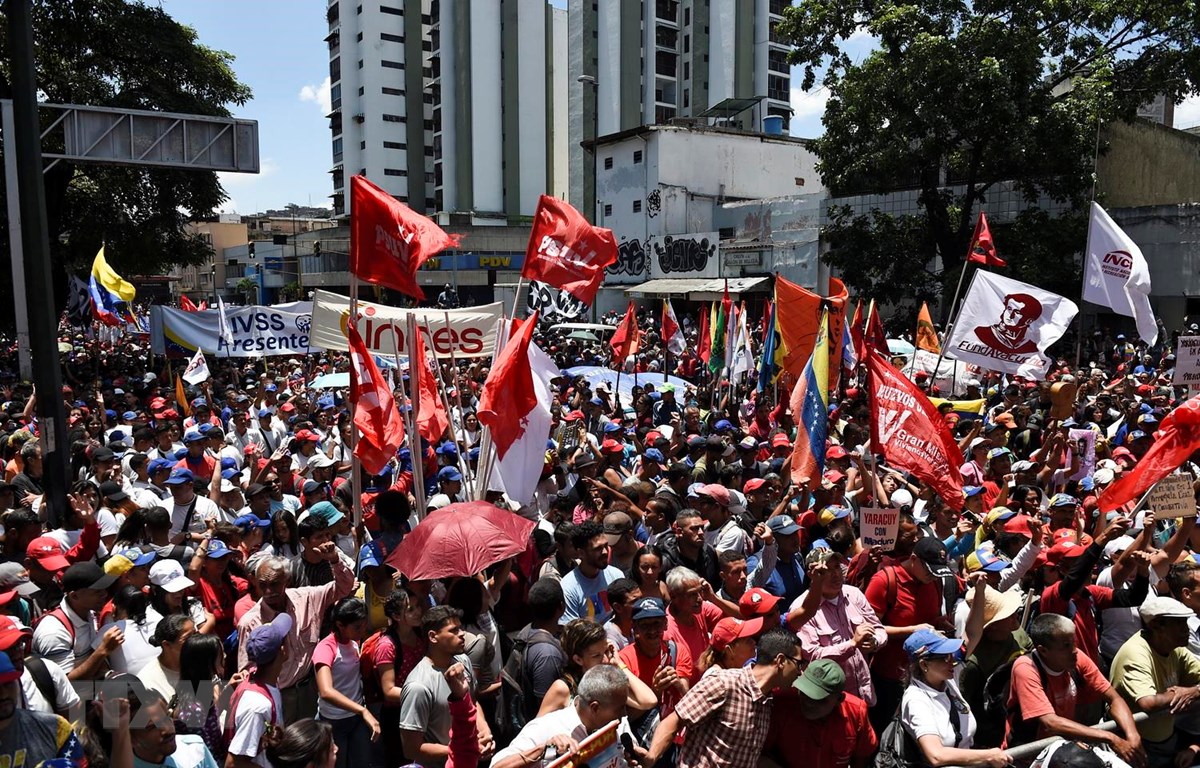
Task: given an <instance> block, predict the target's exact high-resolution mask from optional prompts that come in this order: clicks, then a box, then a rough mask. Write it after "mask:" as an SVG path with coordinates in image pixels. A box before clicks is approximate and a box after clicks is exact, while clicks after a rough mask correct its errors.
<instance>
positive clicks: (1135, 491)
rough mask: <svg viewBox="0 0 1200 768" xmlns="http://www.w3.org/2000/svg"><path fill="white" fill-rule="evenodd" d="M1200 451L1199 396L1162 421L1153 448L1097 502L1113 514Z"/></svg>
mask: <svg viewBox="0 0 1200 768" xmlns="http://www.w3.org/2000/svg"><path fill="white" fill-rule="evenodd" d="M1198 448H1200V396H1198V397H1193V398H1192V399H1190V400H1188V401H1187V402H1185V403H1184V404H1183V405H1181V406H1179V407H1178V408H1176V409H1175V410H1173V411H1171V412H1170V413H1168V414H1167V415H1166V417H1165V418H1163V420H1162V423H1161V424H1159V426H1158V431H1157V432H1155V433H1154V444H1153V445H1151V446H1150V450H1148V451H1146V455H1145V456H1143V457H1142V458H1141V460H1139V461H1138V463H1137V464H1136V465H1135V466H1134V467H1133V469H1131V470H1130V471H1128V472H1126V473H1124V474H1123V475H1121V478H1120V479H1119V480H1117V481H1116V482H1115V483H1113V484H1112V485H1110V486H1108V487H1107V488H1105V489H1104V491H1103V492H1102V493H1101V494H1100V498H1099V499H1098V500H1097V506H1099V508H1100V511H1101V512H1111V511H1112V510H1114V509H1119V508H1120V507H1121V506H1123V505H1125V504H1127V503H1129V502H1131V501H1134V500H1136V499H1138V498H1139V497H1140V496H1141V495H1142V494H1143V493H1145V492H1146V491H1148V490H1150V488H1152V487H1153V486H1154V484H1155V483H1157V482H1158V481H1159V480H1162V479H1163V478H1164V477H1166V476H1167V475H1169V474H1171V473H1172V472H1174V471H1175V470H1176V469H1178V468H1179V467H1181V466H1183V463H1184V462H1185V461H1187V460H1188V457H1189V456H1191V455H1192V454H1193V453H1194V452H1195V451H1196V450H1197V449H1198Z"/></svg>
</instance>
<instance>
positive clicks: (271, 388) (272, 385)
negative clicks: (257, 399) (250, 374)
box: [263, 384, 279, 392]
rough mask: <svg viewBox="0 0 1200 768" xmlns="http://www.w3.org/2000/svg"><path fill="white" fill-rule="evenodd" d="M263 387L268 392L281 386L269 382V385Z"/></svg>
mask: <svg viewBox="0 0 1200 768" xmlns="http://www.w3.org/2000/svg"><path fill="white" fill-rule="evenodd" d="M263 389H264V390H266V391H267V392H275V391H276V390H278V389H279V387H277V386H275V385H274V384H268V385H267V386H265V387H263Z"/></svg>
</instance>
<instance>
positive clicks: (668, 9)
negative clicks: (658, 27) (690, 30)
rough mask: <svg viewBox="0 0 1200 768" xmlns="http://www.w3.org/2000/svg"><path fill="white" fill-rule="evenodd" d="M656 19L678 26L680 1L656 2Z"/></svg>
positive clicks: (663, 0)
mask: <svg viewBox="0 0 1200 768" xmlns="http://www.w3.org/2000/svg"><path fill="white" fill-rule="evenodd" d="M654 18H656V19H658V20H659V21H666V22H670V23H671V24H677V23H678V21H677V20H678V19H679V0H655V3H654Z"/></svg>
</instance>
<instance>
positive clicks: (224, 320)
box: [217, 296, 233, 347]
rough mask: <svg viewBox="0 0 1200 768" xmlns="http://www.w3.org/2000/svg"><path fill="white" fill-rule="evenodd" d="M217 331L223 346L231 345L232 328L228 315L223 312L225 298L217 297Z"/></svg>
mask: <svg viewBox="0 0 1200 768" xmlns="http://www.w3.org/2000/svg"><path fill="white" fill-rule="evenodd" d="M217 318H218V322H219V325H218V326H217V333H218V335H220V337H221V341H222V342H223V344H224V346H225V347H232V346H233V329H232V328H230V327H229V316H228V315H226V314H225V300H224V299H222V298H221V297H220V296H218V297H217Z"/></svg>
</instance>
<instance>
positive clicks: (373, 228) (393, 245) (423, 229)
mask: <svg viewBox="0 0 1200 768" xmlns="http://www.w3.org/2000/svg"><path fill="white" fill-rule="evenodd" d="M458 244H459V237H458V235H449V234H446V232H444V231H443V230H442V228H441V227H439V226H438V225H437V224H435V223H433V221H432V220H430V219H429V218H428V217H426V216H422V215H421V214H419V213H417V212H416V211H414V210H413V209H411V208H409V207H408V206H407V205H405V204H404V203H402V202H400V201H399V200H397V199H396V198H394V197H392V196H391V195H389V194H388V193H387V192H384V191H383V190H382V189H380V188H379V187H377V186H375V185H374V184H372V183H371V182H369V181H367V179H366V178H365V177H363V176H352V177H351V178H350V271H351V272H353V273H354V274H355V275H357V276H358V277H359V278H360V279H362V280H366V281H367V282H368V283H374V284H376V285H383V286H387V287H388V288H393V289H395V290H397V291H400V292H401V293H403V294H406V295H408V296H412V297H414V298H417V299H424V298H425V293H424V291H422V290H421V287H420V286H419V285H417V270H418V269H420V268H421V265H422V264H424V263H425V262H426V261H428V260H429V258H430V257H432V256H434V255H436V254H437V253H438V252H440V251H442V250H444V249H446V248H452V247H454V246H457V245H458Z"/></svg>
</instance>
